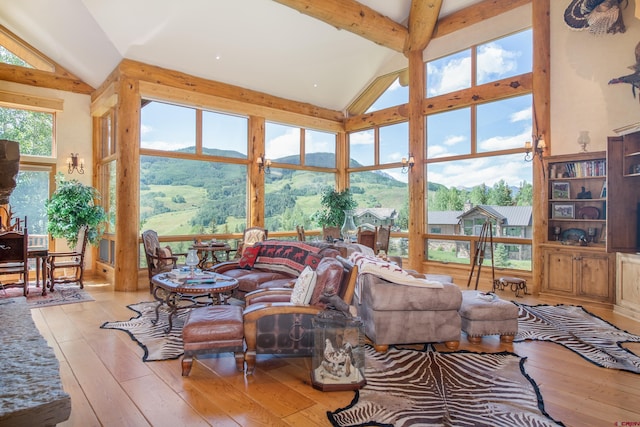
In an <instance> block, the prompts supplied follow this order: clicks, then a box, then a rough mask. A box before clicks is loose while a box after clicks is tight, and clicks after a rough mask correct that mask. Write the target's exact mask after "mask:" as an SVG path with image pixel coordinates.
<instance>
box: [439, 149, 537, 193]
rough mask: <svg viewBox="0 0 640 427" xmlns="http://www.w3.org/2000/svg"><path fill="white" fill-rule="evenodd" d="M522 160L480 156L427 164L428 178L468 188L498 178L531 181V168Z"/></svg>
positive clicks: (493, 181)
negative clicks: (478, 157) (465, 159)
mask: <svg viewBox="0 0 640 427" xmlns="http://www.w3.org/2000/svg"><path fill="white" fill-rule="evenodd" d="M523 162H524V160H518V157H517V156H515V157H514V156H510V157H508V158H506V157H504V158H495V157H493V158H480V159H471V160H467V161H459V162H451V163H444V164H433V165H431V166H428V167H427V168H428V180H429V182H434V183H438V184H443V185H445V186H447V187H465V188H470V187H473V186H476V185H479V184H481V183H485V184H486V185H487V186H493V185H494V184H495V183H497V182H498V181H500V180H504V181H505V182H506V183H507V185H512V186H518V185H519V184H520V183H521V182H522V181H525V180H527V181H531V169H530V168H525V167H523Z"/></svg>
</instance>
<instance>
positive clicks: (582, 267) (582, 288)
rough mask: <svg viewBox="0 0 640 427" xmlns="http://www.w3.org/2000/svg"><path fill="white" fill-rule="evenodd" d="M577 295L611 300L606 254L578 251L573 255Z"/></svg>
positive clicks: (607, 257)
mask: <svg viewBox="0 0 640 427" xmlns="http://www.w3.org/2000/svg"><path fill="white" fill-rule="evenodd" d="M575 261H576V268H577V272H578V274H577V275H576V279H577V285H578V295H579V296H584V297H589V298H593V299H597V300H600V301H613V298H612V297H613V295H612V289H611V286H610V284H611V283H612V282H611V277H610V274H609V256H608V255H607V254H591V253H579V254H576V256H575Z"/></svg>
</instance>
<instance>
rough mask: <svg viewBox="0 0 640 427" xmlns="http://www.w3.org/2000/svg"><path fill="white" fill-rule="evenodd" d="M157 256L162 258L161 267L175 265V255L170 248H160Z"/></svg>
mask: <svg viewBox="0 0 640 427" xmlns="http://www.w3.org/2000/svg"><path fill="white" fill-rule="evenodd" d="M156 255H157V256H158V258H160V259H159V260H158V266H159V267H162V266H165V265H173V258H172V257H173V253H172V252H171V248H170V247H169V246H166V247H164V248H162V247H161V248H158V249H157V250H156Z"/></svg>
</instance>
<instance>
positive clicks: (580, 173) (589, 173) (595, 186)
mask: <svg viewBox="0 0 640 427" xmlns="http://www.w3.org/2000/svg"><path fill="white" fill-rule="evenodd" d="M545 171H546V173H547V176H546V178H547V189H546V197H545V200H546V204H547V218H546V224H547V234H546V241H544V242H543V243H542V244H541V248H540V249H541V254H542V257H543V266H544V270H543V277H542V283H541V290H540V292H541V293H542V294H544V293H548V294H553V295H558V296H562V297H565V298H569V299H575V300H577V301H585V302H596V303H602V304H605V305H611V304H613V301H614V277H615V274H614V272H615V259H614V257H613V256H612V255H611V254H609V253H608V252H607V239H608V237H607V233H608V230H607V228H608V219H607V201H608V189H607V186H608V180H607V179H608V162H607V153H606V152H605V151H598V152H583V153H577V154H569V155H559V156H548V157H546V158H545Z"/></svg>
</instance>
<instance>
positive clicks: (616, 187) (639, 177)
mask: <svg viewBox="0 0 640 427" xmlns="http://www.w3.org/2000/svg"><path fill="white" fill-rule="evenodd" d="M634 127H635V129H636V130H637V129H638V125H635V126H634ZM607 156H608V162H609V168H610V170H611V172H610V174H609V175H610V176H609V184H608V185H609V207H608V212H609V213H608V215H609V220H608V221H609V229H610V233H609V235H608V236H607V250H609V251H610V252H615V253H616V299H615V302H616V305H615V307H614V310H615V311H616V312H619V313H621V314H625V315H627V316H631V317H635V318H637V319H640V254H638V252H639V251H640V229H639V226H640V215H639V214H638V210H639V206H640V132H638V131H636V132H631V133H628V134H625V135H620V136H615V137H610V138H609V141H608V146H607Z"/></svg>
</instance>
